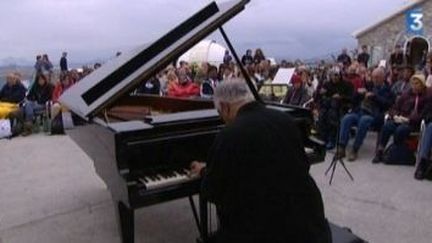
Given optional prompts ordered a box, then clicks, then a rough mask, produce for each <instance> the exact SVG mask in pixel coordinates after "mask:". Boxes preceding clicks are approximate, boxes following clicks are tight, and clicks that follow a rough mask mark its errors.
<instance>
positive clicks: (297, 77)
mask: <svg viewBox="0 0 432 243" xmlns="http://www.w3.org/2000/svg"><path fill="white" fill-rule="evenodd" d="M302 82H303V80H302V79H301V77H300V75H297V74H294V75H293V76H292V78H291V84H293V85H294V84H298V83H302Z"/></svg>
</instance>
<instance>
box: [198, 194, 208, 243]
mask: <svg viewBox="0 0 432 243" xmlns="http://www.w3.org/2000/svg"><path fill="white" fill-rule="evenodd" d="M207 210H208V208H207V200H206V199H205V198H204V196H203V195H202V194H199V211H200V221H199V222H200V227H201V230H200V234H201V239H199V241H197V242H202V243H207V242H208V215H207Z"/></svg>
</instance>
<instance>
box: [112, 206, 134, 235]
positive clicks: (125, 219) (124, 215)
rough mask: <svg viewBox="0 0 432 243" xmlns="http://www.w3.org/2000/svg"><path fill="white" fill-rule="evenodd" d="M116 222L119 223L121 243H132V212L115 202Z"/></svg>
mask: <svg viewBox="0 0 432 243" xmlns="http://www.w3.org/2000/svg"><path fill="white" fill-rule="evenodd" d="M116 212H117V213H116V214H117V218H118V220H117V222H119V224H120V225H119V229H120V230H119V231H120V236H121V239H122V242H123V243H134V240H135V224H134V210H133V209H130V208H128V207H127V206H126V205H124V204H123V203H122V202H117V209H116Z"/></svg>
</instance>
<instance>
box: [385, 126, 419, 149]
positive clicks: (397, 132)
mask: <svg viewBox="0 0 432 243" xmlns="http://www.w3.org/2000/svg"><path fill="white" fill-rule="evenodd" d="M411 131H412V129H411V127H410V126H409V125H407V124H397V123H395V122H394V121H387V122H386V123H385V124H384V126H383V127H382V129H381V134H380V138H379V145H380V146H381V147H383V148H385V147H386V146H387V143H388V142H389V140H390V137H391V136H392V135H393V142H394V143H395V144H402V143H404V142H405V141H406V140H407V139H408V137H409V135H410V133H411Z"/></svg>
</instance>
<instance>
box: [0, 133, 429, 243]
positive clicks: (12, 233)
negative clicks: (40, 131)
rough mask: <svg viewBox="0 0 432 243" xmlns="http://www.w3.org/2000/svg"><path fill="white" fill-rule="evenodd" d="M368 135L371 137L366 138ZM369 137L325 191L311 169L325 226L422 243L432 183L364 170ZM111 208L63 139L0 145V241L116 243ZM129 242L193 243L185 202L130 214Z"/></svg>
mask: <svg viewBox="0 0 432 243" xmlns="http://www.w3.org/2000/svg"><path fill="white" fill-rule="evenodd" d="M372 136H373V135H372ZM374 139H375V138H374V137H369V138H368V139H367V142H366V144H365V146H364V148H363V149H362V150H361V154H360V158H359V160H358V161H357V162H355V163H347V166H348V168H349V170H350V171H351V172H352V174H353V175H354V177H355V181H354V182H352V181H350V180H349V178H348V176H347V175H346V174H345V172H344V171H343V170H342V168H341V167H338V169H337V170H336V174H335V179H334V182H333V185H332V186H329V185H328V179H329V177H324V171H325V170H326V168H327V167H328V165H329V162H328V161H329V160H330V158H331V156H332V154H329V156H328V160H327V162H326V163H322V164H319V165H315V166H314V167H313V168H312V171H311V173H312V175H313V177H314V178H315V180H316V181H317V184H318V185H319V187H320V189H321V192H322V194H323V198H324V201H325V207H326V214H327V217H328V218H329V220H330V221H332V222H334V223H336V224H339V225H342V226H348V227H350V228H351V229H352V230H353V232H354V233H356V234H357V235H359V236H361V237H362V238H364V239H366V240H368V241H369V242H377V243H380V242H382V243H386V242H393V243H397V242H400V243H409V242H416V243H422V242H423V243H429V242H431V239H432V207H431V205H432V204H431V202H432V190H431V189H432V183H431V182H428V181H422V182H419V181H416V180H414V179H413V172H414V168H412V167H394V166H385V165H381V164H379V165H372V164H371V163H370V159H371V156H372V147H373V146H372V145H373V144H374V141H375V140H374ZM113 210H114V207H113V204H112V202H111V199H110V194H109V192H108V191H107V189H106V187H105V185H104V183H103V182H102V181H101V180H100V179H99V178H98V177H97V175H96V174H95V172H94V169H93V164H92V161H91V160H90V159H89V158H88V157H87V156H86V155H85V154H84V153H83V152H82V151H81V150H80V149H79V148H78V146H76V145H75V144H74V143H73V142H72V141H71V140H70V139H69V138H68V137H67V136H52V137H51V136H45V135H33V136H31V137H26V138H22V137H18V138H14V139H12V140H0V243H50V242H61V243H66V242H92V243H93V242H95V243H97V242H100V243H102V242H104V243H111V242H113V243H114V242H115V243H119V242H120V238H119V235H118V232H117V222H116V219H115V215H114V211H113ZM135 222H136V239H137V240H136V242H146V243H153V242H158V243H160V242H170V243H171V242H189V243H190V242H194V239H195V237H196V236H197V230H196V227H195V224H194V221H193V218H192V214H191V211H190V208H189V205H188V201H187V200H178V201H174V202H170V203H165V204H161V205H157V206H153V207H148V208H144V209H141V210H138V211H137V213H136V220H135Z"/></svg>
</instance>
